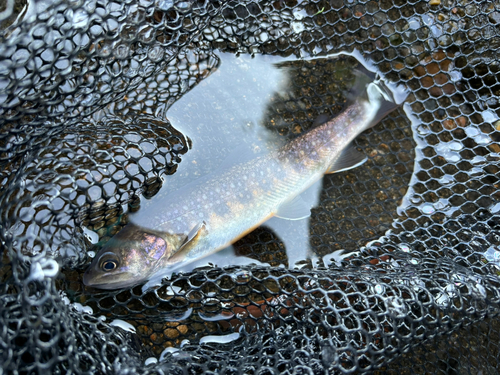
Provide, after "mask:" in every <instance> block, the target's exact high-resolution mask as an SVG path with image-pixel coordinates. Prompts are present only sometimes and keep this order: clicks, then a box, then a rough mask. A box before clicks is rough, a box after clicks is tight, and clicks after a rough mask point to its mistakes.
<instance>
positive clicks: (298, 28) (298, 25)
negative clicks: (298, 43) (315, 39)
mask: <svg viewBox="0 0 500 375" xmlns="http://www.w3.org/2000/svg"><path fill="white" fill-rule="evenodd" d="M291 26H292V30H293V32H294V33H296V34H298V33H300V32H302V31H304V30H305V29H306V28H305V27H304V23H303V22H297V21H294V22H292V23H291Z"/></svg>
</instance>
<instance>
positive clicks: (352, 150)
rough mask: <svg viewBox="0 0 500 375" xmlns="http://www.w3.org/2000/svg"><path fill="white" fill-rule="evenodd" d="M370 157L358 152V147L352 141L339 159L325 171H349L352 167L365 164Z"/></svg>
mask: <svg viewBox="0 0 500 375" xmlns="http://www.w3.org/2000/svg"><path fill="white" fill-rule="evenodd" d="M367 159H368V158H367V157H366V155H364V154H362V153H361V152H358V151H357V150H356V147H354V145H353V144H352V143H351V144H349V145H348V146H347V147H346V148H345V149H344V150H343V151H342V153H341V154H340V155H339V157H338V158H337V159H335V161H334V162H333V163H332V165H330V167H329V168H328V170H327V171H326V172H325V173H337V172H343V171H347V170H349V169H352V168H356V167H359V166H360V165H362V164H364V162H366V160H367Z"/></svg>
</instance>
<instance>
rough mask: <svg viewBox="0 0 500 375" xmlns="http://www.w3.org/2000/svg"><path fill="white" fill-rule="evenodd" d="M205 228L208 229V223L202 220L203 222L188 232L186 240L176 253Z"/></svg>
mask: <svg viewBox="0 0 500 375" xmlns="http://www.w3.org/2000/svg"><path fill="white" fill-rule="evenodd" d="M204 229H206V223H205V222H204V221H202V222H201V223H199V224H198V225H196V226H195V227H194V228H193V229H191V231H190V232H189V233H188V235H187V237H186V239H185V240H184V242H183V243H182V245H181V246H180V247H179V249H178V250H177V252H176V253H178V252H179V251H181V250H182V249H183V248H184V247H185V246H186V245H187V244H188V243H190V242H191V241H193V240H194V239H195V238H196V237H198V236H199V234H200V233H201V231H202V230H204Z"/></svg>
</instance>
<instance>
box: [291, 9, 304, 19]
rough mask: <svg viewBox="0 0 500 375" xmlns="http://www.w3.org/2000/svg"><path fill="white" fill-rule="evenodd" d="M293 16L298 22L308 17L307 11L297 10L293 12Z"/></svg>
mask: <svg viewBox="0 0 500 375" xmlns="http://www.w3.org/2000/svg"><path fill="white" fill-rule="evenodd" d="M292 14H293V16H294V17H295V19H296V20H299V21H300V20H302V19H304V17H307V12H306V10H305V9H300V8H295V9H294V10H293V12H292Z"/></svg>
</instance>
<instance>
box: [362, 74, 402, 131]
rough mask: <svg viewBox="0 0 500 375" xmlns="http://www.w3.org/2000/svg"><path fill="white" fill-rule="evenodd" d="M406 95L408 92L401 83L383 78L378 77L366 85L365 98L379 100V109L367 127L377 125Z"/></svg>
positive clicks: (373, 100) (372, 100) (374, 101)
mask: <svg viewBox="0 0 500 375" xmlns="http://www.w3.org/2000/svg"><path fill="white" fill-rule="evenodd" d="M407 96H408V92H407V91H406V89H405V88H404V87H403V86H401V85H399V86H398V85H396V84H394V83H392V82H389V81H387V80H385V79H383V78H378V79H376V80H375V81H373V82H371V83H369V84H368V85H367V87H366V99H367V100H368V101H369V102H370V103H376V102H379V103H380V104H379V109H378V111H377V113H376V115H375V116H374V118H373V120H372V121H371V122H370V124H369V126H368V128H371V127H373V126H375V125H377V124H378V123H379V122H380V121H382V119H383V118H384V117H386V116H387V115H388V114H389V113H391V112H392V111H394V110H395V109H397V108H398V107H399V106H400V105H401V104H402V103H403V102H404V101H405V99H406V97H407Z"/></svg>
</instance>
